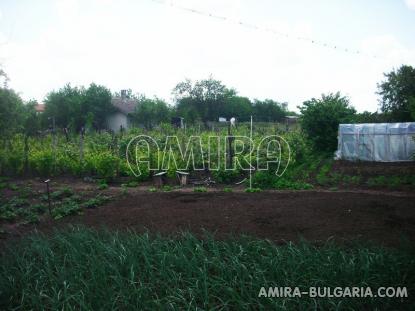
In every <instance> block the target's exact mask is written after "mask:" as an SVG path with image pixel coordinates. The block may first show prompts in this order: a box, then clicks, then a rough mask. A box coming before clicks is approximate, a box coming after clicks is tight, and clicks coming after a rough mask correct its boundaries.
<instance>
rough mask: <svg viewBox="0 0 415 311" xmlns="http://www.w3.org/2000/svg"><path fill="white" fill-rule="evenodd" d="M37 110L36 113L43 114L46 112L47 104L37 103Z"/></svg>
mask: <svg viewBox="0 0 415 311" xmlns="http://www.w3.org/2000/svg"><path fill="white" fill-rule="evenodd" d="M35 111H36V114H41V113H43V112H45V104H36V105H35Z"/></svg>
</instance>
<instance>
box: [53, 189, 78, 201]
mask: <svg viewBox="0 0 415 311" xmlns="http://www.w3.org/2000/svg"><path fill="white" fill-rule="evenodd" d="M73 194H74V192H73V190H72V189H71V188H69V187H63V188H61V189H59V190H56V191H54V192H52V193H51V194H50V198H51V199H53V200H60V199H63V198H67V197H70V196H72V195H73Z"/></svg>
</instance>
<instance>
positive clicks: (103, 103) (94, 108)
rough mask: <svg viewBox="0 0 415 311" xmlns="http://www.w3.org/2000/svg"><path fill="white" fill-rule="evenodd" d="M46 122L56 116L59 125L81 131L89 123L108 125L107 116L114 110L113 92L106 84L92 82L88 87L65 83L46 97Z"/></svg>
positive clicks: (96, 126)
mask: <svg viewBox="0 0 415 311" xmlns="http://www.w3.org/2000/svg"><path fill="white" fill-rule="evenodd" d="M45 105H46V106H45V112H44V114H43V118H44V123H45V124H49V126H50V119H49V120H48V118H55V125H56V126H57V127H71V128H72V129H74V130H75V131H79V130H80V129H81V127H84V126H86V125H87V124H88V123H89V124H90V125H91V126H93V127H94V128H104V127H105V126H106V120H105V118H106V116H107V115H108V114H109V113H110V112H112V111H113V109H114V108H113V106H112V105H111V92H110V91H109V90H108V89H107V88H105V87H104V86H99V85H96V84H94V83H92V84H91V85H90V86H89V87H88V88H87V89H85V88H83V87H71V85H70V84H67V85H65V86H64V87H63V88H61V89H60V90H58V91H52V92H50V93H49V94H48V95H47V97H46V99H45Z"/></svg>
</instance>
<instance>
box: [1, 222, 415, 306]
mask: <svg viewBox="0 0 415 311" xmlns="http://www.w3.org/2000/svg"><path fill="white" fill-rule="evenodd" d="M414 255H415V251H414V249H413V248H410V247H409V246H408V247H405V248H402V249H385V248H381V247H374V246H365V245H360V244H356V245H353V246H349V247H347V248H346V247H340V246H336V245H335V244H333V243H327V244H325V245H323V246H319V247H316V246H313V245H311V244H307V243H301V244H298V245H293V244H287V245H284V246H275V245H274V244H272V243H271V242H269V241H267V240H256V239H251V238H246V237H242V238H238V239H228V240H215V239H214V238H213V237H212V236H209V235H206V236H205V238H204V239H202V240H201V239H197V238H195V237H194V236H192V235H190V234H186V233H184V234H182V235H180V236H177V237H175V238H166V237H160V236H150V235H148V234H140V235H139V234H135V233H132V232H124V233H119V232H115V233H114V232H107V231H100V232H97V231H92V230H88V229H84V228H77V227H72V228H70V229H68V230H67V231H60V232H55V233H54V234H53V235H52V236H50V237H45V236H43V235H40V234H34V235H32V236H31V237H29V238H26V239H25V240H23V241H21V243H20V244H18V245H10V246H9V248H7V249H6V250H5V251H4V252H3V255H2V256H0V309H2V310H6V309H14V308H17V309H21V310H29V309H35V310H41V309H47V310H51V309H52V310H57V309H65V310H75V309H76V310H78V309H83V310H103V309H104V310H141V309H146V310H158V309H169V310H179V309H180V310H182V309H190V310H194V309H197V308H199V309H205V310H207V309H214V308H215V309H233V310H247V309H279V310H298V309H302V310H309V309H313V310H315V309H320V310H321V309H349V310H353V309H360V310H363V309H365V310H368V309H382V310H384V309H402V308H406V309H410V306H411V305H413V303H414V298H413V297H412V295H411V294H412V293H413V291H414V289H415V288H414V284H415V265H414V264H413V258H414ZM270 286H271V287H273V286H299V287H300V288H303V289H305V288H308V287H309V286H330V287H335V286H342V287H345V286H363V287H366V286H370V287H372V288H377V287H380V286H407V287H408V293H409V297H408V298H406V299H405V298H404V299H403V300H402V301H401V300H400V299H396V298H389V299H388V298H348V299H347V298H346V299H340V298H319V299H312V298H305V297H303V298H259V297H258V294H259V290H260V289H261V287H266V288H268V287H270Z"/></svg>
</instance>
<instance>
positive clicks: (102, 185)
mask: <svg viewBox="0 0 415 311" xmlns="http://www.w3.org/2000/svg"><path fill="white" fill-rule="evenodd" d="M105 189H108V184H107V183H105V182H103V183H100V184H99V185H98V190H105Z"/></svg>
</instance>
